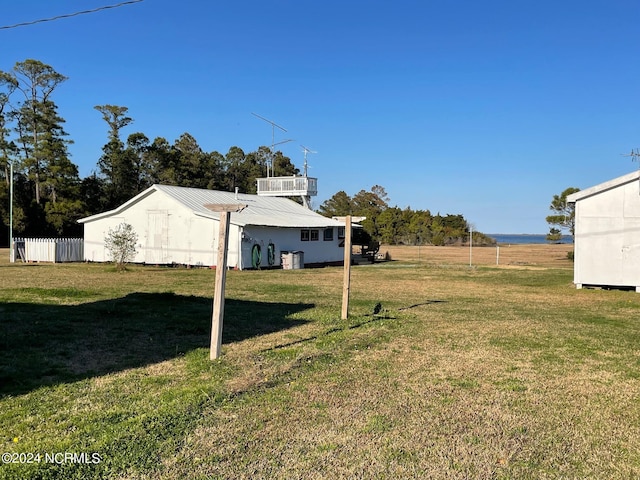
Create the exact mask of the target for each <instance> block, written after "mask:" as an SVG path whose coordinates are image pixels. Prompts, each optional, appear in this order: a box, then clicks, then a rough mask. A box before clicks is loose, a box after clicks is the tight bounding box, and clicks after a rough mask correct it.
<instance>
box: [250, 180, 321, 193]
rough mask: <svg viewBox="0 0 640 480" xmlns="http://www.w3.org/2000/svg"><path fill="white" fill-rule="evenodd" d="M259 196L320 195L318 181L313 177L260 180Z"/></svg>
mask: <svg viewBox="0 0 640 480" xmlns="http://www.w3.org/2000/svg"><path fill="white" fill-rule="evenodd" d="M257 182H258V195H262V196H265V197H297V196H302V197H312V196H315V195H318V179H317V178H312V177H297V176H295V175H294V176H291V177H268V178H258V179H257Z"/></svg>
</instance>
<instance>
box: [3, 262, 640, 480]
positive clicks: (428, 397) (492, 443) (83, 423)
mask: <svg viewBox="0 0 640 480" xmlns="http://www.w3.org/2000/svg"><path fill="white" fill-rule="evenodd" d="M3 253H4V252H3ZM465 255H466V252H463V253H462V254H461V259H462V260H461V262H459V263H451V262H448V263H446V264H445V263H438V262H437V261H436V260H433V261H430V262H429V263H428V264H415V263H407V262H401V261H397V262H389V263H384V264H378V265H373V266H362V267H356V268H354V269H353V272H352V297H351V310H350V312H351V314H350V318H349V319H348V320H341V319H340V306H341V293H342V269H341V268H324V269H307V270H291V271H253V272H247V271H245V272H242V271H230V272H229V273H228V276H227V302H226V309H225V320H224V332H223V354H222V357H221V358H220V359H219V360H216V361H213V362H211V361H209V351H208V346H209V340H210V329H211V310H212V299H211V296H212V292H213V281H214V275H215V274H214V271H212V270H208V269H182V268H154V267H140V266H132V267H130V268H129V270H128V271H127V272H124V273H118V272H116V271H115V270H114V268H113V267H111V266H108V265H100V264H59V265H47V264H37V265H24V264H13V265H11V264H8V263H6V261H4V263H0V431H1V432H2V433H1V434H0V443H1V444H2V448H0V453H4V454H5V455H4V456H3V462H2V463H0V479H16V478H25V479H40V478H41V479H91V478H105V479H107V478H108V479H125V478H134V479H164V478H170V479H183V478H189V479H214V478H252V479H253V478H305V479H307V478H311V479H315V478H317V479H321V478H322V479H324V478H371V479H374V478H375V479H378V478H389V479H395V478H442V479H445V478H446V479H450V478H460V479H463V478H465V479H466V478H480V479H485V478H486V479H490V478H491V479H494V478H495V479H502V478H504V479H506V478H517V479H522V478H525V479H526V478H530V479H539V478H581V479H582V478H593V479H601V478H621V479H622V478H624V479H627V478H637V477H640V402H639V401H638V399H639V398H640V295H637V294H636V293H633V292H623V291H615V290H612V291H605V290H575V289H574V287H573V285H572V284H571V280H572V275H573V272H572V270H571V266H570V265H569V264H568V263H567V264H566V265H564V266H561V267H559V268H528V267H526V266H523V267H521V268H500V267H477V268H469V267H468V266H466V265H464V261H465ZM467 261H468V259H467ZM378 302H381V303H382V305H383V307H384V310H383V311H382V312H381V313H380V314H379V315H372V311H373V307H374V305H375V304H376V303H378ZM65 453H66V454H68V455H67V457H65V456H64V454H65ZM25 462H30V463H25Z"/></svg>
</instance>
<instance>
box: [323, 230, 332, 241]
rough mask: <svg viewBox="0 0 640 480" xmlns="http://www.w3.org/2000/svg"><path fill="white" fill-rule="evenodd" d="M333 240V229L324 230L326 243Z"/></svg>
mask: <svg viewBox="0 0 640 480" xmlns="http://www.w3.org/2000/svg"><path fill="white" fill-rule="evenodd" d="M332 240H333V228H325V229H324V241H325V242H330V241H332Z"/></svg>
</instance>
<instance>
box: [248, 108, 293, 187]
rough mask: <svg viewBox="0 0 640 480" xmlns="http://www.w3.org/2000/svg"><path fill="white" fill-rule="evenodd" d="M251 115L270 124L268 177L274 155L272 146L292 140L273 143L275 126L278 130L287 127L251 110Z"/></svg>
mask: <svg viewBox="0 0 640 480" xmlns="http://www.w3.org/2000/svg"><path fill="white" fill-rule="evenodd" d="M251 115H253V116H255V117H258V118H259V119H260V120H264V121H265V122H267V123H269V124H270V125H271V152H270V155H269V162H267V178H269V163H271V174H272V175H273V155H274V153H275V152H274V151H273V147H275V146H276V145H281V144H283V143H287V142H292V141H293V140H291V139H290V140H283V141H281V142H278V143H275V139H276V127H278V128H279V129H280V130H282V131H283V132H286V131H287V129H286V128H284V127H281V126H280V125H278V124H277V123H276V122H274V121H272V120H269V119H268V118H264V117H262V116H260V115H258V114H257V113H253V112H251Z"/></svg>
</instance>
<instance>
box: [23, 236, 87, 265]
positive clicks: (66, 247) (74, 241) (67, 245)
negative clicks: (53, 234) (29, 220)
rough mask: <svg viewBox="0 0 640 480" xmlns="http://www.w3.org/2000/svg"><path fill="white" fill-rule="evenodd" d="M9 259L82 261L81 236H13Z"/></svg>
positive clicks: (55, 261) (82, 245)
mask: <svg viewBox="0 0 640 480" xmlns="http://www.w3.org/2000/svg"><path fill="white" fill-rule="evenodd" d="M12 253H13V255H11V261H12V262H15V261H16V259H20V260H22V261H23V262H53V263H59V262H82V261H83V260H84V240H83V239H82V238H14V239H13V252H12Z"/></svg>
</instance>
